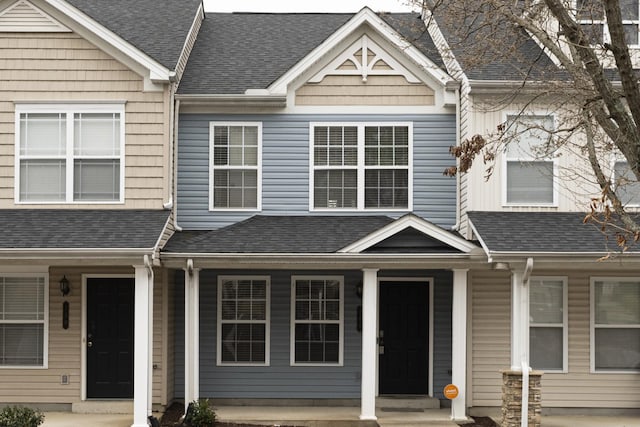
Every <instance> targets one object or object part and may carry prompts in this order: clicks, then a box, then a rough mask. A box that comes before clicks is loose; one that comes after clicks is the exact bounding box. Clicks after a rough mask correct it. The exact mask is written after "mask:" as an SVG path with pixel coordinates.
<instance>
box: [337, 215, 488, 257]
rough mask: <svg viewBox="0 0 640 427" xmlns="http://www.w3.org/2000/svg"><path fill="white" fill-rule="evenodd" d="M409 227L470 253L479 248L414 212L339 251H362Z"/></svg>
mask: <svg viewBox="0 0 640 427" xmlns="http://www.w3.org/2000/svg"><path fill="white" fill-rule="evenodd" d="M409 227H411V228H414V229H416V230H418V231H419V232H421V233H423V234H425V235H426V236H429V237H431V238H433V239H436V240H438V241H440V242H442V243H444V244H445V245H448V246H451V247H452V248H455V249H457V250H459V251H461V252H464V253H470V252H471V251H473V250H474V249H477V246H476V245H474V244H473V243H470V242H468V241H466V240H465V239H463V238H462V237H458V236H456V235H454V234H452V233H450V232H448V231H446V230H444V229H442V228H440V227H438V226H436V225H434V224H432V223H430V222H429V221H425V220H424V219H422V218H419V217H417V216H416V215H414V214H407V215H405V216H403V217H401V218H398V219H397V220H395V221H393V222H392V223H391V224H388V225H386V226H384V227H382V228H381V229H380V230H377V231H375V232H373V233H371V234H369V235H368V236H365V237H363V238H362V239H360V240H358V241H357V242H354V243H352V244H350V245H349V246H346V247H344V248H342V249H340V250H339V251H338V252H341V253H360V252H362V251H364V250H366V249H368V248H370V247H372V246H375V245H376V244H378V243H380V242H382V241H383V240H385V239H388V238H389V237H391V236H394V235H396V234H398V233H399V232H401V231H403V230H406V229H407V228H409Z"/></svg>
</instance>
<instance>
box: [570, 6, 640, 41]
mask: <svg viewBox="0 0 640 427" xmlns="http://www.w3.org/2000/svg"><path fill="white" fill-rule="evenodd" d="M638 3H639V0H623V1H621V2H620V12H621V14H622V25H623V27H624V33H625V39H626V41H627V44H629V45H638V29H639V26H640V12H639V11H640V8H639V4H638ZM576 18H577V19H578V22H579V23H580V26H581V27H582V29H583V31H584V32H585V34H586V35H587V36H588V37H589V38H590V39H591V42H592V43H593V44H603V43H608V42H610V41H611V38H610V36H609V29H608V27H607V25H606V16H605V13H604V6H603V2H601V1H599V0H577V1H576Z"/></svg>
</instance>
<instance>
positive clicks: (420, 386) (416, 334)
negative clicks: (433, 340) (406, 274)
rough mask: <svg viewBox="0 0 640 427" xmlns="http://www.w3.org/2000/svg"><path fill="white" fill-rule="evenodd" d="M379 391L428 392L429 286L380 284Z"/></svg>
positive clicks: (420, 283) (425, 284)
mask: <svg viewBox="0 0 640 427" xmlns="http://www.w3.org/2000/svg"><path fill="white" fill-rule="evenodd" d="M379 343H380V358H379V363H380V378H379V382H380V385H379V387H380V394H424V395H426V394H427V393H428V382H429V381H428V375H429V286H428V285H427V283H422V282H381V284H380V340H379Z"/></svg>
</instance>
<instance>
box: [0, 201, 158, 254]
mask: <svg viewBox="0 0 640 427" xmlns="http://www.w3.org/2000/svg"><path fill="white" fill-rule="evenodd" d="M168 218H169V211H162V210H110V209H3V210H0V229H1V230H2V239H0V250H5V249H39V250H40V249H44V250H46V249H63V248H64V249H150V248H153V247H154V246H155V245H156V243H157V242H158V239H159V238H160V235H161V234H162V232H163V231H164V227H165V225H166V224H167V220H168Z"/></svg>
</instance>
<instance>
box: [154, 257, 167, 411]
mask: <svg viewBox="0 0 640 427" xmlns="http://www.w3.org/2000/svg"><path fill="white" fill-rule="evenodd" d="M154 273H155V279H154V288H153V378H152V384H153V390H152V402H153V404H154V408H155V406H156V405H159V406H160V407H161V408H160V409H164V407H165V406H166V405H167V393H166V392H167V388H166V371H167V366H166V360H165V357H166V354H165V351H164V347H165V346H166V342H165V337H164V332H165V327H164V323H165V321H166V320H165V317H166V316H164V315H163V312H164V310H165V309H164V307H165V304H166V301H165V299H166V296H165V294H166V286H165V278H164V275H165V273H164V270H157V269H156V270H154Z"/></svg>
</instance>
